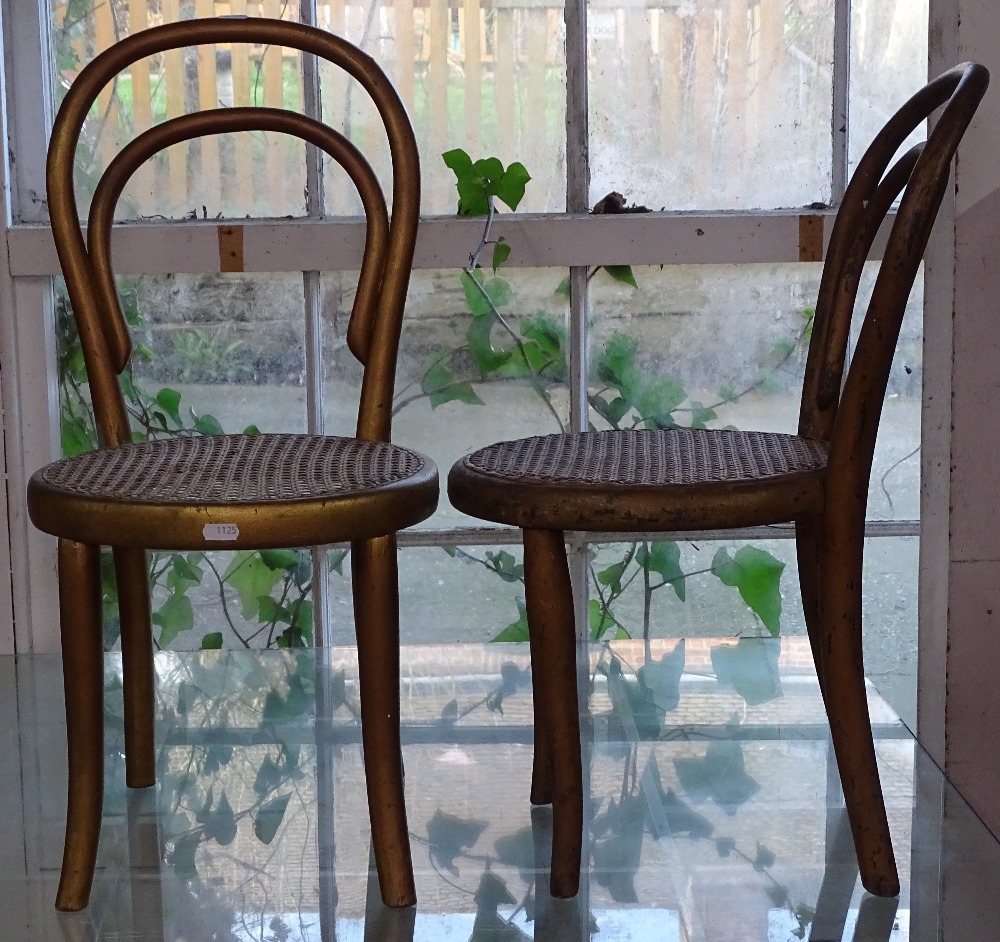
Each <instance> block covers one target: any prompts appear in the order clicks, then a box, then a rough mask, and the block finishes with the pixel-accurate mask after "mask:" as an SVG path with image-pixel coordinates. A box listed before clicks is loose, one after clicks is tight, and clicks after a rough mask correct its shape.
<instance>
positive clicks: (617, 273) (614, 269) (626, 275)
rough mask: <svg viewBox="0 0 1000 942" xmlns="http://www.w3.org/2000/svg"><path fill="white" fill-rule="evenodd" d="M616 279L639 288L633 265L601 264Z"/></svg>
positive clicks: (631, 286)
mask: <svg viewBox="0 0 1000 942" xmlns="http://www.w3.org/2000/svg"><path fill="white" fill-rule="evenodd" d="M601 267H602V268H603V269H604V270H605V271H606V272H607V273H608V274H609V275H610V276H611V277H612V278H614V280H615V281H618V282H621V283H622V284H623V285H628V286H629V287H630V288H638V287H639V286H638V285H637V284H636V281H635V274H634V273H633V272H632V266H631V265H602V266H601Z"/></svg>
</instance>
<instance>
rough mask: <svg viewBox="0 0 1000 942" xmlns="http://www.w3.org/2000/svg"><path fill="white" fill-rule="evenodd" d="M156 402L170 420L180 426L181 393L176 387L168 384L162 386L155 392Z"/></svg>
mask: <svg viewBox="0 0 1000 942" xmlns="http://www.w3.org/2000/svg"><path fill="white" fill-rule="evenodd" d="M156 404H157V405H158V406H159V407H160V408H161V409H162V410H163V411H164V412H166V414H167V415H168V416H169V417H170V419H171V421H172V422H173V423H174V424H175V425H177V426H178V427H180V426H181V425H182V424H183V423H182V422H181V414H180V405H181V394H180V393H179V392H177V390H176V389H171V388H170V387H169V386H166V387H164V388H163V389H161V390H160V391H159V392H158V393H157V394H156Z"/></svg>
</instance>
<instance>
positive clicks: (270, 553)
mask: <svg viewBox="0 0 1000 942" xmlns="http://www.w3.org/2000/svg"><path fill="white" fill-rule="evenodd" d="M259 552H260V558H261V560H262V561H263V563H264V565H265V566H267V568H268V569H281V570H284V571H285V572H291V571H292V570H293V569H295V568H296V567H297V566H298V564H299V554H298V553H296V552H295V550H289V549H265V550H260V551H259Z"/></svg>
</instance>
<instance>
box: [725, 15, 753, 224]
mask: <svg viewBox="0 0 1000 942" xmlns="http://www.w3.org/2000/svg"><path fill="white" fill-rule="evenodd" d="M728 26H729V41H728V42H727V44H726V48H727V53H728V55H727V58H728V62H727V64H726V114H727V116H728V117H727V121H726V149H727V153H728V160H727V161H726V163H727V165H728V168H729V171H728V173H726V185H727V188H728V190H729V200H728V202H729V205H730V206H737V205H739V204H740V203H741V202H742V200H741V199H740V195H739V191H740V190H741V188H742V184H743V181H744V180H745V169H746V154H747V114H746V103H747V42H748V38H749V37H748V32H747V0H729V22H728Z"/></svg>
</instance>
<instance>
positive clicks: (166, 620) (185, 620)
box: [152, 592, 194, 648]
mask: <svg viewBox="0 0 1000 942" xmlns="http://www.w3.org/2000/svg"><path fill="white" fill-rule="evenodd" d="M152 621H153V624H154V625H158V626H159V627H160V628H161V629H162V630H161V631H160V638H159V645H160V647H161V648H165V647H168V646H169V645H170V642H171V641H173V640H174V638H176V637H177V636H178V635H179V634H180V633H181V632H182V631H190V630H191V629H192V628H193V627H194V609H193V608H192V606H191V600H190V599H189V598H188V597H187V596H186V595H184V594H183V593H182V592H174V593H172V594H171V595H168V596H167V600H166V601H165V602H164V603H163V604H162V605H161V606H160V608H159V609H158V610H157V611H156V612H154V613H153V618H152Z"/></svg>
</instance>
